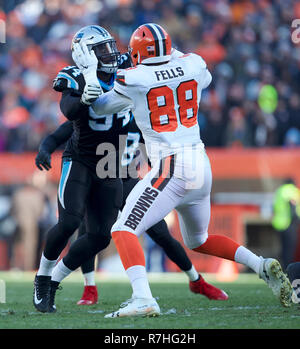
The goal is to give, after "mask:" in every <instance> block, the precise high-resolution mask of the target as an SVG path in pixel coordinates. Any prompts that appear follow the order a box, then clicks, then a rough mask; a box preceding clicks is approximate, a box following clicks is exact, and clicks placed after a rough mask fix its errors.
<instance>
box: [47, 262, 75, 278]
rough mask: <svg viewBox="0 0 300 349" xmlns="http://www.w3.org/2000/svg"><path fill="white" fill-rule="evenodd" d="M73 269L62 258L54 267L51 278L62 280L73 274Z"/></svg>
mask: <svg viewBox="0 0 300 349" xmlns="http://www.w3.org/2000/svg"><path fill="white" fill-rule="evenodd" d="M72 271H73V270H71V269H69V268H68V267H66V266H65V264H64V262H63V260H62V259H61V260H60V261H59V262H58V263H57V265H56V267H55V268H54V269H53V272H52V277H51V280H52V281H57V282H61V281H62V280H63V279H64V278H66V277H67V276H68V275H69V274H71V273H72Z"/></svg>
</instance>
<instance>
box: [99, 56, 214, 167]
mask: <svg viewBox="0 0 300 349" xmlns="http://www.w3.org/2000/svg"><path fill="white" fill-rule="evenodd" d="M210 82H211V74H210V72H209V71H208V69H207V67H206V63H205V62H204V61H203V59H202V58H201V57H200V56H198V55H196V54H193V53H190V54H182V53H180V52H178V51H176V50H173V52H172V56H171V60H170V61H169V62H168V63H166V64H163V65H144V64H139V65H137V66H136V67H134V68H128V69H125V70H118V72H117V79H116V83H115V86H114V89H113V90H112V91H111V92H110V93H108V94H106V95H102V96H101V97H100V98H98V100H97V101H96V102H95V103H94V104H93V108H94V110H95V111H96V113H98V114H102V113H108V112H117V111H118V110H120V109H122V108H124V107H130V108H132V110H133V113H134V117H135V120H136V123H137V126H138V127H139V129H140V130H141V131H142V133H143V137H144V139H145V143H146V148H147V152H148V156H149V157H150V159H151V162H152V163H153V162H155V160H157V158H164V157H166V156H168V155H171V154H174V153H177V152H179V151H180V150H182V147H183V146H184V147H191V146H193V145H195V144H201V143H202V142H201V139H200V132H199V125H198V121H197V115H198V105H199V102H200V98H201V92H202V90H203V89H204V88H206V87H207V86H208V85H209V84H210Z"/></svg>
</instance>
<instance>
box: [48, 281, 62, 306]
mask: <svg viewBox="0 0 300 349" xmlns="http://www.w3.org/2000/svg"><path fill="white" fill-rule="evenodd" d="M61 289H62V287H61V286H59V282H57V281H52V280H51V282H50V297H49V307H48V312H49V313H55V312H56V305H55V295H56V291H57V290H61Z"/></svg>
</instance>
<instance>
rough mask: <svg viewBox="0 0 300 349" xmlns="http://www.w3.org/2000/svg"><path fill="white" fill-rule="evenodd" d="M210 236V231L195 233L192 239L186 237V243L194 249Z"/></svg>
mask: <svg viewBox="0 0 300 349" xmlns="http://www.w3.org/2000/svg"><path fill="white" fill-rule="evenodd" d="M207 238H208V233H207V231H206V232H201V233H199V234H195V235H194V236H193V238H190V239H184V243H185V245H186V247H188V248H189V249H191V250H193V249H195V248H197V247H199V246H201V245H203V244H204V243H205V242H206V240H207Z"/></svg>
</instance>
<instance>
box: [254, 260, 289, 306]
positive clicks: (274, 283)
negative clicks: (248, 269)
mask: <svg viewBox="0 0 300 349" xmlns="http://www.w3.org/2000/svg"><path fill="white" fill-rule="evenodd" d="M260 258H261V263H260V267H259V277H260V278H261V279H263V280H264V281H265V282H266V283H267V285H268V286H269V287H270V288H271V290H272V291H273V293H274V295H275V296H276V297H277V298H279V300H280V302H281V304H282V305H283V306H284V307H290V306H291V304H292V292H293V289H292V285H291V283H290V281H289V279H288V277H287V275H286V274H284V272H283V271H282V268H281V265H280V263H279V262H278V261H277V260H276V259H273V258H263V257H260Z"/></svg>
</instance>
